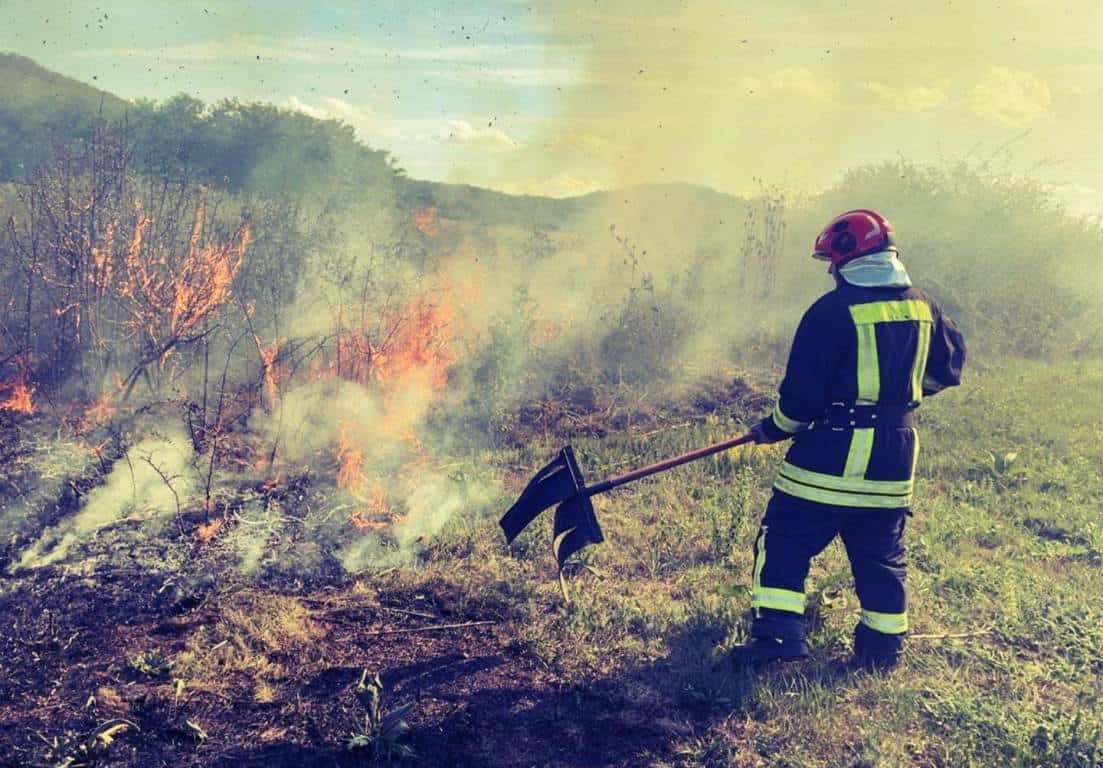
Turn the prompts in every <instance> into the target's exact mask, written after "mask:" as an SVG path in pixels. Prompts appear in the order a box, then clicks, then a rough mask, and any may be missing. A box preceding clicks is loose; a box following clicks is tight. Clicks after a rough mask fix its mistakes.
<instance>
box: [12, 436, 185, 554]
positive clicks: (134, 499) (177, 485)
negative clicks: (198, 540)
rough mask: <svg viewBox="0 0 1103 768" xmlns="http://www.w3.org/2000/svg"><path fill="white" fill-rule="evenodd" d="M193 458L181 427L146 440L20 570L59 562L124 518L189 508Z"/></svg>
mask: <svg viewBox="0 0 1103 768" xmlns="http://www.w3.org/2000/svg"><path fill="white" fill-rule="evenodd" d="M193 457H194V451H193V449H192V444H191V441H190V440H189V439H188V437H187V435H185V434H184V433H183V431H182V430H180V429H178V428H177V429H173V430H167V431H165V432H163V433H161V434H155V435H152V436H150V437H147V438H146V439H144V440H142V441H141V442H140V443H138V445H136V446H134V447H133V448H131V449H129V450H128V451H127V452H126V453H125V454H124V455H123V457H122V458H120V459H119V460H118V461H116V462H115V464H114V466H112V468H111V472H110V473H109V474H108V476H107V480H106V481H105V482H104V484H103V485H102V486H100V487H98V488H96V489H95V490H93V491H92V492H91V493H89V494H88V496H87V498H86V499H85V500H84V503H83V504H82V505H81V508H80V510H79V511H78V512H77V514H76V515H74V516H73V517H70V518H66V519H65V520H62V521H61V522H59V523H57V524H56V525H54V526H53V527H51V528H48V529H47V530H45V531H44V532H43V533H42V535H41V536H40V537H39V538H38V540H36V541H35V542H34V543H33V544H31V545H30V546H29V547H27V549H26V550H24V552H23V555H22V556H21V557H20V559H19V563H18V564H17V565H16V566H15V570H19V569H24V568H40V567H42V566H45V565H50V564H51V563H56V562H58V561H59V560H62V559H64V558H65V557H66V556H67V555H68V554H69V551H70V549H72V548H73V546H74V545H76V544H77V543H80V542H82V541H84V540H86V539H89V538H91V537H92V536H94V534H95V533H96V532H97V531H100V530H102V529H104V528H106V527H108V526H111V525H115V524H117V523H119V522H122V521H124V520H133V521H138V522H143V523H144V522H146V521H148V520H151V519H154V518H159V517H162V516H165V515H169V514H175V513H177V512H180V511H182V510H185V509H187V506H188V504H189V503H191V502H192V501H193V495H194V492H195V489H196V486H197V482H196V477H195V475H194V472H193V471H192V467H191V462H192V459H193Z"/></svg>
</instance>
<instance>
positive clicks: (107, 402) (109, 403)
mask: <svg viewBox="0 0 1103 768" xmlns="http://www.w3.org/2000/svg"><path fill="white" fill-rule="evenodd" d="M116 411H117V409H116V408H115V397H114V394H113V393H111V392H107V393H105V394H104V396H103V397H101V398H100V399H98V400H95V401H93V402H92V404H91V405H89V406H88V407H87V408H85V410H84V418H83V419H81V426H82V429H84V430H88V429H90V428H92V427H98V426H100V425H101V424H106V423H107V422H109V421H111V419H113V418H114V417H115V413H116Z"/></svg>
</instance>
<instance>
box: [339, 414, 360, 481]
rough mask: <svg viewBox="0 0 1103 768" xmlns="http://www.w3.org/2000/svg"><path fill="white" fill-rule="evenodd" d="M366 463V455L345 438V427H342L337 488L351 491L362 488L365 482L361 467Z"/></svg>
mask: <svg viewBox="0 0 1103 768" xmlns="http://www.w3.org/2000/svg"><path fill="white" fill-rule="evenodd" d="M363 463H364V453H363V451H360V450H359V449H357V448H354V447H353V446H352V444H351V443H350V442H349V441H348V438H347V437H346V436H345V426H344V425H342V426H341V439H340V442H339V444H338V446H337V464H338V469H337V487H338V488H344V489H346V490H350V491H356V490H358V489H359V488H360V484H361V482H362V480H363V475H362V474H361V471H360V470H361V467H362V466H363Z"/></svg>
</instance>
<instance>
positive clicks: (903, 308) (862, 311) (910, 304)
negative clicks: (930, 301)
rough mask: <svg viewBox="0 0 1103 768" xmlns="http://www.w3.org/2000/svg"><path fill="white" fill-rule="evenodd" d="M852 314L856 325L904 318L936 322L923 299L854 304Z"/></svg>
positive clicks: (890, 321) (892, 321)
mask: <svg viewBox="0 0 1103 768" xmlns="http://www.w3.org/2000/svg"><path fill="white" fill-rule="evenodd" d="M850 316H851V317H852V318H854V324H855V325H872V324H873V323H894V322H900V321H903V320H918V321H919V322H921V323H931V322H934V319H933V318H932V317H931V308H930V307H929V306H928V305H927V302H925V301H923V300H922V299H904V300H902V301H874V302H870V303H869V304H854V305H852V306H851V307H850Z"/></svg>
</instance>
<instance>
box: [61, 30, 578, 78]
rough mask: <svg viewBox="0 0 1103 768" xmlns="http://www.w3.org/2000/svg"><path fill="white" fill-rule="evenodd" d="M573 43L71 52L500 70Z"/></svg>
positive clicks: (324, 42)
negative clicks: (491, 67) (482, 66)
mask: <svg viewBox="0 0 1103 768" xmlns="http://www.w3.org/2000/svg"><path fill="white" fill-rule="evenodd" d="M578 53H579V48H578V47H577V46H574V45H566V44H560V43H543V42H533V43H514V44H475V43H472V44H470V45H421V46H408V47H397V46H396V47H385V46H378V45H365V44H362V43H356V42H349V41H348V40H342V39H336V38H334V39H325V38H314V39H310V38H304V37H274V36H268V35H232V36H229V37H221V38H216V39H213V40H204V41H202V42H197V43H183V44H178V45H161V46H133V47H129V48H117V47H116V48H91V49H84V50H80V51H78V52H77V53H76V55H77V56H79V57H80V58H86V59H100V58H110V59H119V58H133V57H138V58H154V59H159V60H161V61H168V62H176V63H191V64H212V63H213V64H225V63H230V62H249V61H256V59H257V57H258V56H259V57H260V58H261V59H262V60H269V61H285V62H298V63H305V64H327V63H342V62H348V61H356V62H358V63H361V64H385V65H388V66H394V65H396V64H399V63H401V62H404V61H405V62H421V63H424V64H430V65H441V64H467V65H480V64H490V63H492V62H495V63H497V65H498V66H499V67H500V68H501V69H502V70H503V71H504V72H506V73H508V72H509V71H510V70H511V69H515V68H516V66H517V65H516V62H517V61H518V59H519V58H520V59H524V58H525V57H532V58H538V59H544V58H548V59H554V60H563V59H569V58H571V57H573V56H577V55H578Z"/></svg>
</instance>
